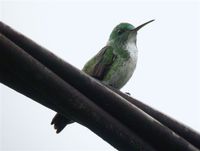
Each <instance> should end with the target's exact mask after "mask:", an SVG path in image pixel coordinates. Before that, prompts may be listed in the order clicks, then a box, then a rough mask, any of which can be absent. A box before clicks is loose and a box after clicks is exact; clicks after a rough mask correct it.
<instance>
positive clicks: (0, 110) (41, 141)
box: [0, 0, 200, 151]
mask: <svg viewBox="0 0 200 151" xmlns="http://www.w3.org/2000/svg"><path fill="white" fill-rule="evenodd" d="M199 11H200V3H198V2H197V1H168V2H167V1H163V2H158V1H152V0H151V1H144V0H143V1H140V2H139V1H138V2H137V1H132V2H128V1H122V0H121V1H115V2H114V1H103V2H100V1H97V2H90V1H85V2H80V1H77V0H76V1H75V2H68V1H59V2H55V1H50V2H47V1H42V2H31V1H29V2H25V1H21V2H20V1H0V15H1V16H0V20H2V21H4V22H5V23H6V24H8V25H10V26H11V27H13V28H15V29H16V30H18V31H20V32H21V33H23V34H25V35H26V36H28V37H30V38H32V39H33V40H34V41H36V42H38V43H39V44H41V45H42V46H44V47H46V48H48V49H49V50H51V51H52V52H53V53H55V54H56V55H58V56H60V57H61V58H63V59H64V60H66V61H67V62H69V63H71V64H73V65H74V66H76V67H78V68H79V69H81V68H82V67H83V65H84V63H85V62H86V61H87V60H88V59H89V58H91V57H92V56H93V55H94V54H96V53H97V52H98V51H99V50H100V49H101V48H102V47H103V46H104V45H105V44H106V42H107V40H108V37H109V34H110V32H111V30H112V29H113V27H114V26H116V25H117V24H119V23H120V22H129V23H132V24H133V25H135V26H138V25H140V24H142V23H144V22H146V21H148V20H151V19H155V20H156V21H155V22H153V23H151V24H149V25H148V26H146V27H144V28H143V29H141V31H140V32H139V33H138V40H137V45H138V49H139V59H138V64H137V68H136V71H135V73H134V75H133V77H132V79H131V80H130V81H129V82H128V84H127V85H126V86H125V87H124V88H123V89H122V91H128V92H130V93H131V94H132V96H134V97H135V98H137V99H139V100H141V101H143V102H145V103H146V104H149V105H151V106H152V107H154V108H156V109H158V110H160V111H162V112H164V113H165V114H167V115H170V116H172V117H173V118H175V119H177V120H179V121H181V122H183V123H185V124H187V125H188V126H190V127H192V128H194V129H196V130H197V131H199V132H200V120H199V117H200V93H199V92H200V91H199V90H200V78H199V77H200V49H199V48H200V44H199V39H200V28H199V27H200V15H199V14H200V13H199ZM54 114H55V112H54V111H52V110H50V109H48V108H46V107H44V106H42V105H40V104H38V103H36V102H34V101H32V100H30V99H29V98H27V97H25V96H23V95H21V94H19V93H17V92H15V91H14V90H11V89H10V88H8V87H6V86H4V85H2V84H0V150H2V151H19V150H20V151H30V150H31V151H40V150H42V151H45V150H48V151H49V150H50V151H64V150H65V151H66V150H67V151H102V150H105V151H114V150H115V149H114V148H113V147H112V146H110V145H109V144H108V143H106V142H105V141H103V140H102V139H101V138H100V137H98V136H97V135H95V134H94V133H93V132H91V131H90V130H88V129H87V128H85V127H83V126H81V125H78V124H72V125H70V126H68V127H67V128H65V129H64V130H63V132H61V133H60V134H59V135H57V134H56V133H55V131H54V129H53V127H52V126H51V125H50V122H51V119H52V117H53V116H54ZM119 114H120V113H119ZM133 120H134V119H133Z"/></svg>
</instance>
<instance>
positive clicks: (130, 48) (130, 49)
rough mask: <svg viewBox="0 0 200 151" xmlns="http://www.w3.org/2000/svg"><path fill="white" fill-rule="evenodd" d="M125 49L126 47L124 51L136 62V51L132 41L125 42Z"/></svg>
mask: <svg viewBox="0 0 200 151" xmlns="http://www.w3.org/2000/svg"><path fill="white" fill-rule="evenodd" d="M125 47H126V48H125V49H126V50H127V51H128V52H129V53H130V56H131V58H132V59H133V60H135V61H137V56H138V49H137V46H136V44H135V43H134V42H132V41H129V42H127V44H126V46H125Z"/></svg>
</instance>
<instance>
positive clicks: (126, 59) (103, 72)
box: [51, 20, 154, 133]
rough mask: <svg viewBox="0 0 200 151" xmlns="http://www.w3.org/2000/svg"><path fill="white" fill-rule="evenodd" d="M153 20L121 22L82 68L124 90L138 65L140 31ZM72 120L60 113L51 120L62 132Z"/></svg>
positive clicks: (104, 81)
mask: <svg viewBox="0 0 200 151" xmlns="http://www.w3.org/2000/svg"><path fill="white" fill-rule="evenodd" d="M152 21H154V20H150V21H148V22H146V23H144V24H142V25H140V26H138V27H136V28H135V27H134V26H133V25H131V24H130V23H120V24H119V25H117V26H116V27H115V28H114V29H113V30H112V32H111V34H110V37H109V39H108V42H107V44H106V46H105V47H103V48H102V49H101V50H100V51H99V52H98V53H97V54H96V55H95V56H94V57H92V58H91V59H90V60H89V61H88V62H87V63H86V64H85V66H84V67H83V69H82V71H83V72H85V73H87V74H88V75H90V76H92V77H93V78H95V79H97V80H99V81H101V82H102V83H103V84H105V85H109V86H111V87H113V88H116V89H121V88H122V87H123V86H124V85H125V84H126V83H127V82H128V80H129V79H130V78H131V76H132V75H133V72H134V70H135V68H136V64H137V58H138V49H137V45H136V41H137V32H138V30H139V29H141V28H142V27H143V26H145V25H147V24H148V23H150V22H152ZM71 123H73V121H72V120H71V119H68V118H66V117H65V116H63V115H61V114H59V113H57V114H56V115H55V116H54V118H53V119H52V122H51V125H53V124H54V128H55V129H56V133H59V132H61V131H62V130H63V129H64V127H65V126H66V125H68V124H71Z"/></svg>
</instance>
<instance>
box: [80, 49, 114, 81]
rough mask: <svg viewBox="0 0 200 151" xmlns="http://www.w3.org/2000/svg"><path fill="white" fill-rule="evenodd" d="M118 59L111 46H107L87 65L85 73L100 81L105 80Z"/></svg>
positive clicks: (84, 69)
mask: <svg viewBox="0 0 200 151" xmlns="http://www.w3.org/2000/svg"><path fill="white" fill-rule="evenodd" d="M116 57H117V56H116V55H115V54H114V52H113V48H112V47H111V46H106V47H104V48H103V49H101V51H100V52H99V53H98V54H97V55H96V56H94V57H93V58H92V59H91V60H89V61H88V62H87V63H86V65H85V66H84V68H83V71H84V72H86V73H87V74H89V75H90V76H92V77H94V78H96V79H98V80H103V78H104V77H105V76H106V74H107V73H108V71H109V69H110V67H111V66H112V64H113V63H114V61H115V59H116Z"/></svg>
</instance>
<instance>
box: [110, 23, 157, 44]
mask: <svg viewBox="0 0 200 151" xmlns="http://www.w3.org/2000/svg"><path fill="white" fill-rule="evenodd" d="M152 21H154V20H150V21H148V22H146V23H144V24H142V25H140V26H138V27H136V28H135V27H134V26H133V25H131V24H129V23H120V24H119V25H117V26H116V27H115V28H114V29H113V31H112V32H111V34H110V38H109V41H108V43H109V44H111V45H113V46H115V47H119V48H120V47H123V46H124V45H126V44H127V43H129V42H131V43H135V44H136V37H137V31H138V30H139V29H141V28H142V27H143V26H145V25H146V24H148V23H150V22H152Z"/></svg>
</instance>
